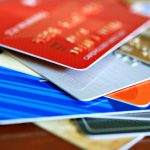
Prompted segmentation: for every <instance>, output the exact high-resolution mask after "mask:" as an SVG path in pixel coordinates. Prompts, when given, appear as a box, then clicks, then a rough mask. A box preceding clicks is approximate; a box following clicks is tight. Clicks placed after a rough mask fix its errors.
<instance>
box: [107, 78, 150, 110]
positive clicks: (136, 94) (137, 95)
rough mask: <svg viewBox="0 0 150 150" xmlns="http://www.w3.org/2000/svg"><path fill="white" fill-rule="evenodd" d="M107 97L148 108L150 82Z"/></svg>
mask: <svg viewBox="0 0 150 150" xmlns="http://www.w3.org/2000/svg"><path fill="white" fill-rule="evenodd" d="M107 96H108V97H110V98H113V99H116V100H118V101H123V102H126V103H129V104H133V105H136V106H141V107H146V106H148V105H149V104H150V80H148V81H145V82H143V83H140V84H138V85H135V86H132V87H129V88H126V89H123V90H121V91H117V92H115V93H112V94H109V95H107Z"/></svg>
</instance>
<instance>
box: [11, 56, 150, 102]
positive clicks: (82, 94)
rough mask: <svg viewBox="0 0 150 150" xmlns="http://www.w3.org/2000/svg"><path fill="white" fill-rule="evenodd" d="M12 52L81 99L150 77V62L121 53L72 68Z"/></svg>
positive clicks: (102, 93) (118, 88) (87, 98)
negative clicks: (143, 62)
mask: <svg viewBox="0 0 150 150" xmlns="http://www.w3.org/2000/svg"><path fill="white" fill-rule="evenodd" d="M13 54H15V55H16V56H17V57H18V58H19V60H20V61H22V62H23V63H24V64H25V65H27V66H29V67H30V68H32V69H33V70H35V71H36V72H38V73H39V74H41V75H42V76H44V77H45V78H46V79H48V80H50V81H51V82H53V83H54V84H56V85H57V86H59V87H60V88H62V89H63V90H65V91H66V92H68V93H69V94H71V95H72V96H73V97H75V98H77V99H78V100H81V101H90V100H93V99H96V98H98V97H100V96H103V95H106V94H108V93H111V92H114V91H117V90H120V89H122V88H125V87H128V86H131V85H134V84H136V83H140V82H142V81H145V80H147V79H149V78H150V67H149V66H147V65H144V64H142V63H140V62H134V61H133V60H130V59H128V57H123V56H121V57H120V56H118V54H117V55H116V54H110V55H108V56H106V58H105V59H103V60H101V61H99V62H98V63H96V64H95V65H93V66H92V67H91V68H89V69H88V70H85V71H76V70H71V69H67V68H63V67H60V66H58V65H54V64H50V63H49V62H44V61H42V60H38V59H36V58H32V57H30V56H26V55H21V54H16V53H13Z"/></svg>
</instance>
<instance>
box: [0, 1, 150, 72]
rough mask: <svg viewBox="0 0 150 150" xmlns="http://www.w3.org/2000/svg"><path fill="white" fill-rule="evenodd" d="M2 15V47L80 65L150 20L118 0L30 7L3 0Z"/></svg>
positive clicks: (85, 65)
mask: <svg viewBox="0 0 150 150" xmlns="http://www.w3.org/2000/svg"><path fill="white" fill-rule="evenodd" d="M8 8H9V9H8ZM66 8H67V9H66ZM18 12H19V13H18ZM120 12H121V13H120ZM8 16H9V18H8ZM0 19H1V20H3V24H1V26H0V45H1V46H2V47H5V48H9V49H11V50H14V51H18V52H21V53H25V54H28V55H31V56H34V57H37V58H39V59H43V60H46V61H49V62H53V63H56V64H59V65H62V66H65V67H69V68H72V69H76V70H84V69H87V68H89V67H90V66H91V65H93V64H94V63H96V62H97V61H98V60H100V59H101V58H103V57H104V56H105V55H106V54H108V53H110V52H111V51H113V50H115V49H116V48H118V47H119V46H121V45H122V44H123V43H125V42H127V41H128V40H129V39H131V38H132V37H133V36H135V35H137V34H139V33H140V32H141V31H142V30H143V29H144V28H145V27H146V26H147V25H148V24H149V20H148V18H146V17H142V16H138V15H136V14H133V13H131V12H130V11H129V10H128V9H125V8H124V7H122V6H121V5H120V4H119V3H117V2H116V1H114V0H101V1H97V0H76V1H73V0H65V1H61V0H46V1H42V0H39V2H38V3H37V4H36V5H33V6H32V7H29V6H27V4H24V3H23V2H22V1H21V0H13V2H12V1H2V2H1V4H0Z"/></svg>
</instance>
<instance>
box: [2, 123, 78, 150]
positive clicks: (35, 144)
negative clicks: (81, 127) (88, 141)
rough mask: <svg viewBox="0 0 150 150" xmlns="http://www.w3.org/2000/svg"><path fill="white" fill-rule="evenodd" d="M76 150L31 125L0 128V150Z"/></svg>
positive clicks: (72, 146)
mask: <svg viewBox="0 0 150 150" xmlns="http://www.w3.org/2000/svg"><path fill="white" fill-rule="evenodd" d="M61 149H64V150H78V149H79V148H77V147H75V146H74V145H72V144H70V143H68V142H66V141H64V140H62V139H60V138H58V137H56V136H54V135H52V134H51V133H49V132H47V131H45V130H43V129H41V128H39V127H37V126H35V125H33V124H20V125H7V126H0V150H61Z"/></svg>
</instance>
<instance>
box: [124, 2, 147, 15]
mask: <svg viewBox="0 0 150 150" xmlns="http://www.w3.org/2000/svg"><path fill="white" fill-rule="evenodd" d="M122 2H124V4H126V5H127V7H128V8H129V9H130V10H131V11H132V12H134V13H137V14H139V15H143V16H147V17H150V0H122Z"/></svg>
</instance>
